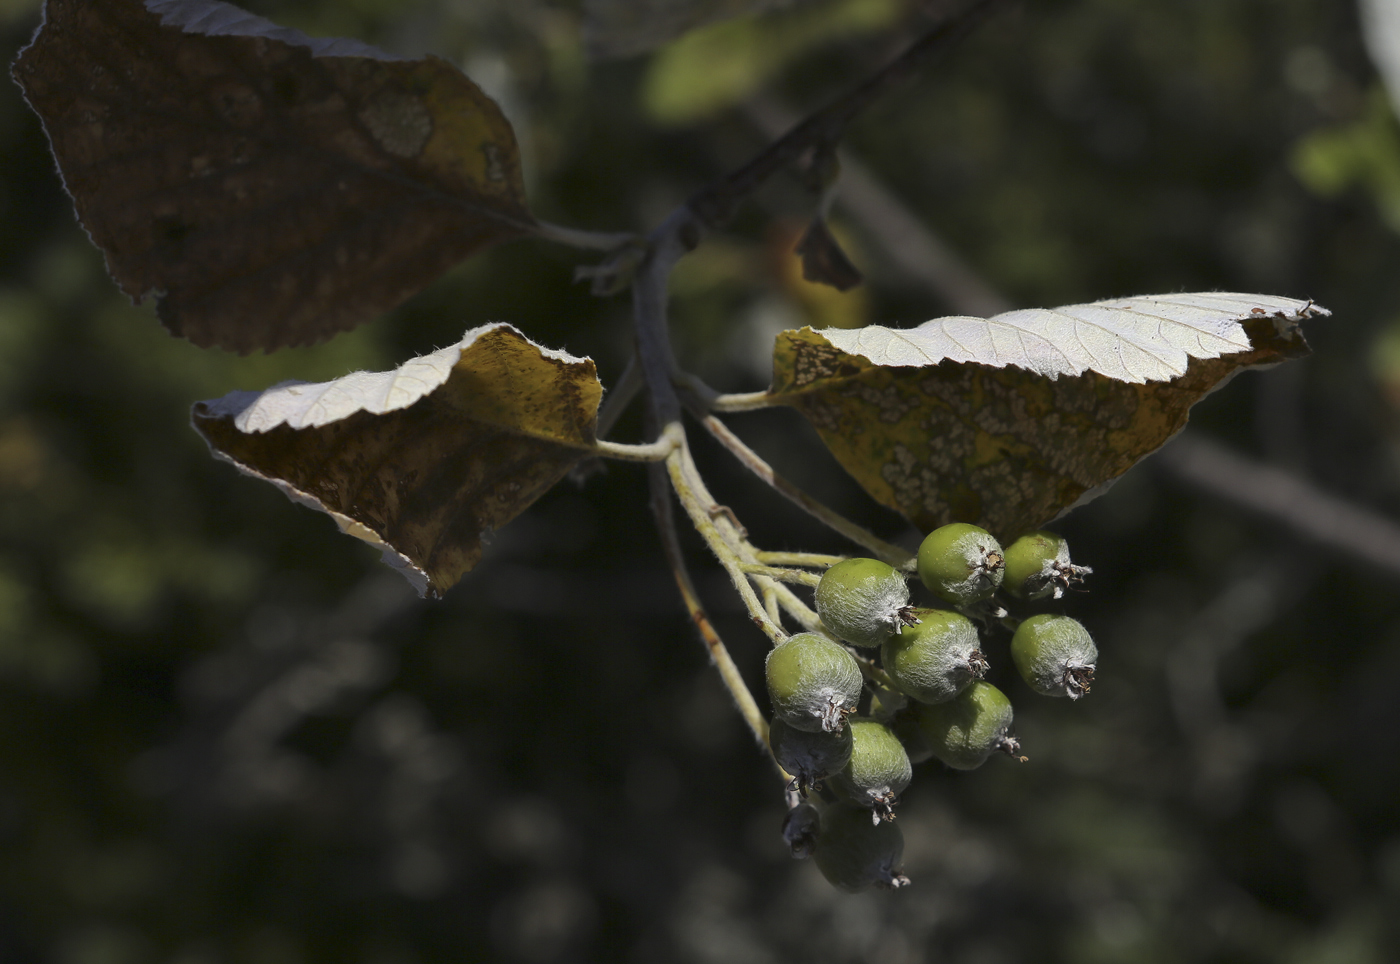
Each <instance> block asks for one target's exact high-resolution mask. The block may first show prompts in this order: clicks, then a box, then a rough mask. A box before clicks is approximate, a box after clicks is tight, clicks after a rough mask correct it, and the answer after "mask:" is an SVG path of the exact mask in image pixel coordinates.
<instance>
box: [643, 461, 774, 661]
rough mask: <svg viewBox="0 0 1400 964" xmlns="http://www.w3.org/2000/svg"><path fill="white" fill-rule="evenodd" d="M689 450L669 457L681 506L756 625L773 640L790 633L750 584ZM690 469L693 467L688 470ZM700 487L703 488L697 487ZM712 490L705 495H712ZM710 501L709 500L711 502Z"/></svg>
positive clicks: (668, 464) (668, 465)
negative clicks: (713, 512) (697, 478)
mask: <svg viewBox="0 0 1400 964" xmlns="http://www.w3.org/2000/svg"><path fill="white" fill-rule="evenodd" d="M688 454H689V453H688V452H687V450H686V447H685V445H684V444H682V445H681V446H679V447H678V448H676V449H675V451H673V452H672V453H671V454H670V455H668V456H667V457H666V469H667V471H668V472H669V473H670V476H671V487H672V488H673V489H675V490H676V496H677V498H679V499H680V503H681V508H683V509H685V511H686V514H687V515H688V516H690V523H691V525H693V526H695V531H696V532H698V533H700V537H701V538H702V539H704V540H705V543H706V544H707V545H708V546H709V547H710V551H711V552H713V553H714V554H715V558H716V559H718V560H719V563H720V565H721V566H723V567H724V571H725V572H727V573H728V574H729V581H730V582H732V583H733V584H734V588H735V590H736V591H737V592H738V593H739V598H741V599H743V601H744V608H745V609H747V610H748V611H749V618H750V619H752V620H753V623H754V625H755V626H757V627H758V628H759V629H761V630H763V631H764V633H766V634H767V635H768V638H769V639H771V640H772V641H773V642H775V643H776V642H779V641H780V640H783V639H786V638H787V635H788V634H787V633H786V632H784V630H783V627H782V626H780V625H778V624H777V623H775V622H774V621H773V620H772V619H770V618H768V611H767V610H766V609H765V608H764V606H763V603H762V602H761V601H760V600H759V598H758V596H757V594H756V593H755V592H754V591H753V586H751V585H749V580H748V577H747V576H745V575H744V571H743V569H742V568H741V567H740V562H741V560H740V558H739V555H738V553H737V552H735V550H734V548H733V546H732V545H731V543H730V541H729V540H727V539H726V538H725V537H724V536H723V535H721V534H720V530H719V524H717V521H716V519H715V518H714V517H713V516H711V514H710V508H711V506H712V505H713V500H710V499H707V498H702V496H701V494H700V492H703V491H704V489H703V483H701V484H700V485H699V486H696V485H693V484H692V479H693V478H694V474H693V470H694V463H691V462H690V460H689V459H688V457H687V456H688ZM687 470H690V471H687ZM697 488H698V489H700V491H697ZM708 494H709V493H708V492H706V493H705V496H708ZM707 503H708V504H707ZM723 524H724V525H726V526H732V523H729V522H728V520H723Z"/></svg>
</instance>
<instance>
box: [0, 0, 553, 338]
mask: <svg viewBox="0 0 1400 964" xmlns="http://www.w3.org/2000/svg"><path fill="white" fill-rule="evenodd" d="M14 75H15V78H16V80H17V81H18V82H19V84H20V85H21V86H22V87H23V88H24V92H25V96H26V97H27V98H28V100H29V103H30V105H31V106H33V108H34V110H35V111H36V112H37V113H38V114H39V116H40V117H41V118H42V119H43V122H44V127H45V130H46V131H47V132H48V135H49V139H50V142H51V143H52V145H53V151H54V155H55V157H56V159H57V161H58V166H59V170H60V172H61V174H62V176H63V180H64V184H65V185H66V187H67V188H68V191H69V193H70V194H71V195H72V196H73V200H74V204H75V206H76V208H77V212H78V218H79V220H80V221H81V222H82V223H83V226H84V227H85V228H86V229H87V231H88V233H89V235H91V237H92V239H93V241H94V242H95V243H96V244H97V245H98V246H99V247H100V248H102V250H103V251H104V252H105V253H106V256H107V266H108V270H109V271H110V272H111V274H112V277H113V278H114V279H115V280H116V281H117V283H118V284H119V285H120V286H121V288H122V290H123V291H125V292H126V293H127V294H128V295H129V296H130V297H131V298H132V299H134V300H139V299H141V298H144V297H146V296H147V295H155V296H156V297H157V298H158V299H159V304H158V308H159V312H160V317H161V320H162V321H163V322H164V323H165V325H166V327H167V328H169V329H170V331H171V332H172V333H174V334H177V335H182V336H184V337H186V338H188V339H189V340H190V341H192V342H194V343H195V344H197V345H201V346H205V347H209V346H219V347H223V348H228V349H231V350H234V351H238V352H249V351H253V350H256V349H264V350H271V349H274V348H280V347H284V346H291V345H305V344H310V343H313V342H316V341H319V340H322V339H324V338H327V337H329V336H330V335H333V334H335V333H337V332H340V331H345V330H347V329H350V328H353V327H355V326H356V325H359V324H361V323H362V322H365V321H368V320H370V319H371V318H373V317H375V316H376V315H378V314H380V313H382V312H384V311H387V310H388V309H390V308H392V307H394V306H395V305H397V304H399V303H400V302H402V301H403V300H404V299H405V298H407V297H409V296H410V295H412V294H414V293H415V292H417V291H419V290H420V289H421V288H423V287H424V286H425V285H426V284H428V283H429V282H430V281H432V280H433V279H434V278H436V277H437V276H438V275H439V274H441V273H442V272H443V271H444V270H446V269H447V268H449V267H451V266H452V265H453V264H455V263H457V262H458V261H460V260H461V259H463V258H465V257H467V256H468V255H470V254H472V253H473V252H475V251H477V250H479V249H481V248H482V247H484V246H486V245H489V244H491V243H493V242H496V241H501V240H504V239H507V238H512V237H517V236H520V235H521V234H524V233H526V232H528V231H529V230H531V226H532V225H533V220H532V219H531V217H530V214H529V212H528V211H527V210H526V207H525V200H524V187H523V183H522V181H521V176H520V164H519V152H518V149H517V147H516V143H515V135H514V133H513V131H512V130H511V127H510V124H509V123H508V122H507V121H506V119H505V117H504V115H502V114H501V112H500V109H499V108H498V107H497V106H496V105H495V103H494V102H492V101H491V99H490V98H488V97H487V96H486V95H485V94H483V93H482V92H481V91H480V90H479V89H478V88H477V87H476V85H475V84H473V83H472V82H471V81H470V80H469V79H467V77H465V76H464V75H463V74H462V73H461V72H460V71H458V70H457V69H456V68H455V67H453V66H452V65H451V64H448V63H446V62H445V61H442V60H439V59H437V58H435V57H428V58H426V59H424V60H399V59H395V58H392V57H390V56H389V55H387V54H384V53H382V52H380V51H377V50H375V49H374V48H372V47H369V46H367V45H365V44H361V43H358V42H355V41H345V40H311V39H310V38H307V37H305V36H303V35H301V34H298V33H297V32H296V31H292V30H287V29H285V28H280V27H277V26H276V25H274V24H271V23H268V22H267V21H265V20H261V19H259V18H257V17H253V16H251V15H250V14H247V13H246V12H244V11H242V10H239V9H238V8H237V7H233V6H230V5H229V4H226V3H219V2H215V0H149V2H147V3H142V2H141V0H101V2H92V0H48V3H47V4H46V6H45V20H44V24H43V26H42V27H40V29H39V31H38V33H37V34H36V35H35V38H34V41H33V42H32V43H31V44H30V45H29V46H28V47H27V48H26V49H25V50H24V51H23V53H21V55H20V57H19V60H18V61H17V62H16V63H15V67H14Z"/></svg>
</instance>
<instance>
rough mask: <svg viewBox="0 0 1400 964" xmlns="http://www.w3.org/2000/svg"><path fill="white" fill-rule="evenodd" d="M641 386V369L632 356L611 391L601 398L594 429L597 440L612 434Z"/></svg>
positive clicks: (635, 358) (634, 356)
mask: <svg viewBox="0 0 1400 964" xmlns="http://www.w3.org/2000/svg"><path fill="white" fill-rule="evenodd" d="M642 384H643V380H642V367H641V366H640V365H639V364H637V356H636V355H633V356H632V357H631V358H629V359H627V367H626V368H624V369H623V370H622V375H621V376H619V377H618V379H617V382H616V383H615V384H614V385H613V387H612V391H610V392H608V394H607V395H605V396H604V397H603V405H602V407H601V408H599V409H598V427H597V428H596V429H594V434H596V435H597V437H598V438H607V437H608V436H609V435H611V434H612V430H613V428H614V427H616V425H617V420H618V419H619V418H621V417H622V413H623V412H625V411H626V410H627V406H628V405H631V404H632V400H633V399H634V398H636V397H637V393H638V392H639V391H641V388H642Z"/></svg>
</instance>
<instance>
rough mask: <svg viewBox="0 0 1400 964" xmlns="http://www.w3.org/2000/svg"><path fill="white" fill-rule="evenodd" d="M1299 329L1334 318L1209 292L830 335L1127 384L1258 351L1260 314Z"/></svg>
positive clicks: (852, 344)
mask: <svg viewBox="0 0 1400 964" xmlns="http://www.w3.org/2000/svg"><path fill="white" fill-rule="evenodd" d="M1261 313H1262V314H1265V315H1269V316H1271V317H1273V318H1274V319H1275V323H1276V324H1281V325H1287V326H1292V325H1296V324H1297V322H1298V321H1299V320H1301V319H1302V318H1304V317H1309V316H1311V315H1314V314H1319V315H1325V314H1330V312H1328V311H1326V310H1325V309H1323V308H1319V307H1317V306H1316V305H1314V304H1313V303H1312V302H1310V301H1298V300H1296V299H1293V298H1280V297H1277V296H1275V295H1251V294H1237V293H1233V292H1219V291H1207V292H1197V293H1193V294H1170V295H1148V296H1142V297H1135V298H1114V299H1111V300H1108V301H1096V302H1094V303H1092V304H1087V305H1068V306H1065V307H1062V308H1028V309H1021V310H1017V311H1008V312H1004V313H1002V314H1000V315H994V316H993V317H991V318H969V317H961V316H960V317H952V318H935V319H934V320H932V321H926V322H924V323H923V324H922V325H919V326H918V327H917V328H910V329H895V328H884V327H881V326H879V325H871V326H869V327H866V328H857V329H840V328H827V329H824V330H822V332H821V335H822V337H823V338H825V339H826V340H827V341H828V342H829V343H830V344H831V345H832V346H834V347H836V348H839V349H841V350H842V351H844V352H847V353H848V354H852V355H862V356H864V357H865V358H868V359H870V361H872V362H874V363H875V364H877V365H890V366H910V367H923V366H925V365H936V364H938V363H939V362H941V361H944V360H948V361H955V362H977V363H979V364H983V365H989V366H991V367H993V368H1004V367H1006V366H1008V365H1015V366H1017V367H1019V368H1024V369H1027V370H1029V371H1033V372H1036V373H1038V374H1041V375H1046V376H1049V377H1050V378H1058V377H1059V376H1060V375H1080V374H1083V373H1084V372H1086V371H1094V372H1098V373H1099V374H1101V375H1105V376H1107V377H1109V378H1113V379H1117V380H1118V381H1124V382H1152V381H1168V380H1170V379H1172V378H1176V377H1177V376H1179V375H1181V374H1183V373H1185V371H1186V366H1187V363H1188V361H1189V360H1190V359H1191V358H1217V357H1219V356H1221V355H1228V354H1232V353H1234V352H1240V351H1246V350H1248V349H1249V347H1250V345H1249V337H1248V336H1247V335H1246V334H1245V331H1244V326H1243V325H1242V324H1241V322H1242V321H1244V320H1245V319H1248V318H1251V317H1257V316H1258V315H1259V314H1261Z"/></svg>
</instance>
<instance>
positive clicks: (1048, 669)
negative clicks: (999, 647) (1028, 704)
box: [1011, 614, 1099, 700]
mask: <svg viewBox="0 0 1400 964" xmlns="http://www.w3.org/2000/svg"><path fill="white" fill-rule="evenodd" d="M1011 659H1012V661H1013V662H1014V663H1015V664H1016V669H1017V670H1018V671H1019V672H1020V673H1021V678H1022V679H1023V680H1025V681H1026V683H1027V684H1028V685H1029V686H1030V688H1031V689H1033V690H1035V691H1036V692H1037V693H1043V694H1045V695H1046V696H1068V697H1069V698H1070V699H1072V700H1077V699H1079V697H1081V696H1083V695H1084V694H1085V693H1088V692H1089V685H1090V684H1091V683H1093V682H1094V666H1095V664H1097V663H1098V659H1099V649H1098V647H1097V646H1095V645H1094V640H1093V638H1092V637H1091V636H1090V635H1089V631H1088V630H1087V629H1085V628H1084V627H1083V626H1081V625H1080V624H1079V623H1078V621H1076V620H1073V619H1070V618H1069V617H1068V616H1053V615H1049V614H1045V615H1040V616H1032V617H1031V618H1030V619H1027V620H1026V621H1025V622H1023V623H1021V625H1020V627H1019V628H1018V629H1017V630H1016V635H1014V636H1012V637H1011Z"/></svg>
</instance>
